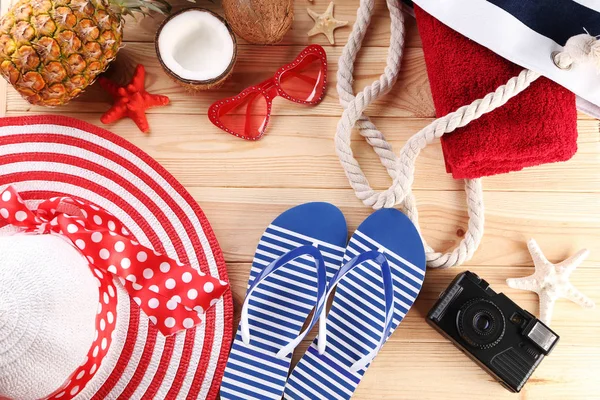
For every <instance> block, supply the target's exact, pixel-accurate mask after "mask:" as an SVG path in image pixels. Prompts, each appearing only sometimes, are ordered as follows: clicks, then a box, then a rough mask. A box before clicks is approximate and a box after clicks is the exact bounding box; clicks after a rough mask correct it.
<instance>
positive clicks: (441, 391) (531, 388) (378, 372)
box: [352, 339, 600, 400]
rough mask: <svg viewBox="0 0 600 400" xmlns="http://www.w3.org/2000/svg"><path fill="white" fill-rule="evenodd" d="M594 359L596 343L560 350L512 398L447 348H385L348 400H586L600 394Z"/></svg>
mask: <svg viewBox="0 0 600 400" xmlns="http://www.w3.org/2000/svg"><path fill="white" fill-rule="evenodd" d="M588 340H589V339H588ZM599 359H600V347H598V346H597V345H595V344H589V346H587V347H577V346H562V347H561V346H560V345H559V346H558V347H557V348H556V349H555V351H553V352H552V353H551V354H550V356H549V357H548V358H546V359H544V360H543V361H542V363H541V365H540V366H539V368H538V369H537V370H536V372H535V373H534V375H533V376H532V377H531V379H530V380H529V383H528V384H527V385H526V386H525V387H524V389H523V390H522V391H521V393H519V394H518V395H515V394H513V393H510V392H509V391H507V390H506V389H504V388H503V387H502V386H500V384H499V383H497V382H496V381H495V380H494V379H493V378H492V377H491V376H489V375H487V373H486V372H484V371H483V370H482V369H481V368H480V367H479V366H477V365H476V364H475V363H474V362H472V361H471V360H469V359H468V358H467V357H466V356H465V355H463V354H462V353H461V352H460V351H459V350H458V349H456V348H455V347H454V346H453V345H452V344H450V343H402V344H401V345H398V346H394V347H392V348H384V350H383V351H382V352H381V353H380V354H379V356H378V357H377V358H375V360H374V362H373V364H372V366H371V367H370V368H369V370H368V371H367V373H366V374H365V376H364V378H363V380H362V382H361V383H360V385H359V386H358V388H357V391H356V394H355V396H353V397H352V398H353V399H363V400H367V399H369V400H373V399H390V400H391V399H419V400H427V399H431V400H438V399H440V398H441V399H455V400H464V399H472V400H481V399H483V398H490V399H495V400H496V399H507V400H509V399H520V400H526V399H544V400H548V399H581V400H584V399H585V400H588V399H593V398H595V397H596V393H598V390H600V381H599V380H598V379H597V377H598V371H599V370H600V361H599Z"/></svg>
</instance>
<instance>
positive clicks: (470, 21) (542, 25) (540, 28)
mask: <svg viewBox="0 0 600 400" xmlns="http://www.w3.org/2000/svg"><path fill="white" fill-rule="evenodd" d="M414 3H415V4H418V5H419V6H420V7H421V8H423V9H424V10H425V11H427V12H428V13H429V14H431V15H433V16H434V17H435V18H437V19H438V20H440V21H441V22H443V23H444V24H446V25H448V26H449V27H451V28H452V29H454V30H455V31H457V32H460V33H461V34H463V35H464V36H466V37H468V38H470V39H472V40H474V41H476V42H477V43H479V44H481V45H483V46H485V47H487V48H489V49H490V50H492V51H494V52H495V53H497V54H499V55H500V56H502V57H504V58H506V59H508V60H510V61H512V62H513V63H515V64H518V65H521V66H522V67H524V68H528V69H531V70H533V71H536V72H538V73H540V74H542V75H544V76H546V77H547V78H549V79H551V80H553V81H555V82H557V83H558V84H560V85H562V86H564V87H566V88H567V89H569V90H571V91H572V92H573V93H575V94H576V95H577V96H578V99H577V105H578V108H579V109H580V110H581V111H584V112H586V113H588V114H590V115H593V116H595V117H597V118H600V41H598V40H594V38H592V37H595V38H598V37H599V36H600V0H414ZM582 34H587V35H590V36H591V37H590V36H588V38H589V41H588V43H587V44H586V46H588V47H589V46H591V45H593V49H592V50H591V51H593V54H592V53H591V54H590V58H592V57H594V58H595V60H592V62H585V63H576V64H573V65H572V66H571V67H570V68H562V69H561V68H559V67H558V66H557V64H556V61H557V60H556V58H555V57H556V54H558V53H560V52H561V50H562V49H563V47H564V46H565V45H566V43H567V41H568V40H569V39H570V38H573V37H574V36H577V35H582ZM592 42H593V43H592ZM582 51H583V49H582ZM585 51H590V49H589V48H588V49H585Z"/></svg>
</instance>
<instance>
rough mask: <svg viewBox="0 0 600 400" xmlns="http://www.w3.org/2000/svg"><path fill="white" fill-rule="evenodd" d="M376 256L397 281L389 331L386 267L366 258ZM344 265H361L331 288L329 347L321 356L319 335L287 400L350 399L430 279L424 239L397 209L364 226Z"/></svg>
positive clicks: (352, 240)
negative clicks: (381, 257)
mask: <svg viewBox="0 0 600 400" xmlns="http://www.w3.org/2000/svg"><path fill="white" fill-rule="evenodd" d="M373 251H375V252H378V253H380V254H383V255H384V256H385V258H386V259H387V261H388V263H389V266H390V269H391V274H392V276H393V293H394V308H393V309H394V312H393V318H392V321H391V326H389V329H388V326H387V322H389V320H387V318H386V316H387V315H388V313H386V309H388V307H386V296H385V291H384V283H385V281H384V278H383V275H382V272H384V268H383V266H382V264H381V263H378V262H376V261H375V260H373V259H372V258H371V257H366V256H365V253H367V254H368V253H373ZM357 256H358V258H357ZM364 257H366V258H364ZM365 261H366V262H365ZM344 262H346V263H347V264H351V263H354V264H356V265H353V266H352V268H350V271H348V273H347V274H345V275H344V276H340V277H339V279H338V282H339V283H337V282H336V281H334V280H333V279H332V281H331V285H330V286H333V285H335V284H336V283H337V287H336V292H335V296H334V299H333V302H332V304H331V310H330V311H329V314H328V315H327V319H326V324H327V348H326V350H325V352H323V354H319V351H318V347H317V341H318V340H319V337H320V336H321V333H320V334H319V335H318V336H317V338H315V340H314V341H313V343H312V344H311V345H310V347H309V348H308V350H307V351H306V353H305V354H304V356H303V357H302V358H301V359H300V361H299V362H298V364H297V365H296V367H295V368H294V370H293V371H292V373H291V375H290V377H289V379H288V382H287V384H286V386H285V394H284V398H285V399H290V400H297V399H311V400H312V399H330V400H334V399H335V400H342V399H350V397H352V394H353V393H354V390H355V389H356V387H357V386H358V384H359V382H360V380H361V378H362V376H363V375H364V373H365V371H366V370H367V368H368V366H369V364H370V361H371V360H372V359H373V357H374V356H375V355H376V354H377V352H378V351H379V349H380V348H381V346H382V345H383V344H384V343H385V341H386V340H387V338H388V337H389V335H391V333H393V331H394V330H395V329H396V328H397V327H398V325H399V324H400V322H401V321H402V319H403V318H404V316H405V315H406V313H407V312H408V310H409V309H410V307H411V306H412V305H413V303H414V301H415V299H416V297H417V295H418V294H419V292H420V290H421V286H422V284H423V279H424V278H425V250H424V248H423V242H422V241H421V237H420V236H419V233H418V232H417V229H416V228H415V226H414V225H413V224H412V222H411V221H410V220H409V219H408V218H407V217H406V216H405V215H404V214H402V213H401V212H400V211H398V210H396V209H382V210H379V211H376V212H374V213H373V214H371V216H369V217H368V218H367V219H366V220H365V221H363V223H362V224H361V225H360V226H359V227H358V229H357V230H356V232H354V234H353V235H352V237H351V238H350V242H349V243H348V246H347V248H346V252H345V254H344ZM361 263H362V264H361ZM347 264H345V265H344V266H343V267H342V268H341V270H340V271H343V270H345V269H347ZM358 264H360V266H358ZM340 274H341V272H340ZM331 288H332V287H330V288H329V290H331Z"/></svg>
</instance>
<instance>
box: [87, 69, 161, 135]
mask: <svg viewBox="0 0 600 400" xmlns="http://www.w3.org/2000/svg"><path fill="white" fill-rule="evenodd" d="M145 80H146V70H145V69H144V66H143V65H141V64H138V66H137V67H136V68H135V73H134V74H133V78H131V82H130V83H129V84H128V85H127V86H118V85H117V84H115V83H114V82H112V81H111V80H109V79H107V78H104V77H100V79H98V82H99V83H100V86H102V88H103V89H104V90H106V91H107V92H108V93H110V95H111V96H112V97H113V99H115V102H114V104H113V106H112V107H111V108H110V110H108V111H107V112H105V113H104V115H102V117H101V118H100V121H102V123H103V124H110V123H113V122H115V121H118V120H120V119H121V118H123V117H129V118H131V119H132V120H133V122H135V124H136V125H137V126H138V128H140V130H141V131H142V132H144V133H148V131H149V130H150V126H149V125H148V120H147V119H146V110H147V109H148V108H151V107H159V106H164V105H167V104H169V98H168V97H167V96H161V95H158V94H150V93H148V92H146V88H145V87H144V81H145Z"/></svg>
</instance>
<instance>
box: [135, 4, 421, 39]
mask: <svg viewBox="0 0 600 400" xmlns="http://www.w3.org/2000/svg"><path fill="white" fill-rule="evenodd" d="M329 1H330V0H315V1H313V2H308V1H296V2H295V3H294V5H295V7H294V23H293V24H292V27H291V29H290V30H289V31H288V33H287V34H286V35H285V37H284V38H283V40H282V41H281V42H280V43H279V44H277V45H289V44H295V45H298V44H309V43H318V44H320V45H323V46H329V45H330V44H329V41H327V39H326V38H325V36H323V35H319V36H313V37H311V38H309V37H308V35H307V33H308V31H309V30H310V29H311V28H312V27H313V20H312V19H311V18H310V17H309V16H308V13H307V12H306V8H307V7H308V8H311V9H313V10H315V11H316V12H318V13H321V12H324V11H325V9H326V8H327V5H328V4H329ZM171 3H172V4H173V9H174V11H177V10H180V9H182V8H187V7H203V8H208V9H210V10H212V11H215V12H216V13H218V14H220V15H224V14H223V9H222V8H221V6H220V1H219V2H215V3H211V2H210V1H207V0H198V1H197V2H196V4H190V2H189V1H188V0H174V1H171ZM358 5H359V1H358V0H352V1H344V2H341V1H336V2H335V9H334V15H335V17H336V18H337V19H339V20H341V21H349V24H348V26H347V27H344V28H340V29H338V30H336V32H335V41H336V44H337V46H339V47H342V46H343V45H344V43H346V42H347V40H348V35H349V34H350V31H351V30H352V25H353V24H354V21H356V10H357V9H358ZM163 19H164V17H163V16H161V15H154V16H153V17H152V18H143V19H142V18H138V21H135V20H133V19H132V18H129V17H128V18H127V19H126V24H125V33H124V35H123V36H124V38H125V40H126V41H133V42H152V41H154V35H155V32H156V28H157V26H158V25H159V24H160V23H161V22H162V21H163ZM405 21H406V32H407V33H406V46H407V47H421V39H420V37H419V33H418V30H417V23H416V21H415V19H414V18H412V17H410V16H405ZM238 41H239V43H240V44H242V45H244V44H247V42H246V41H244V40H243V39H242V38H239V37H238ZM389 42H390V16H389V12H388V10H387V8H386V5H385V2H375V9H374V14H373V17H372V22H371V25H370V27H369V30H368V33H367V37H366V38H365V43H364V45H365V47H367V46H368V47H387V46H388V45H389Z"/></svg>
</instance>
